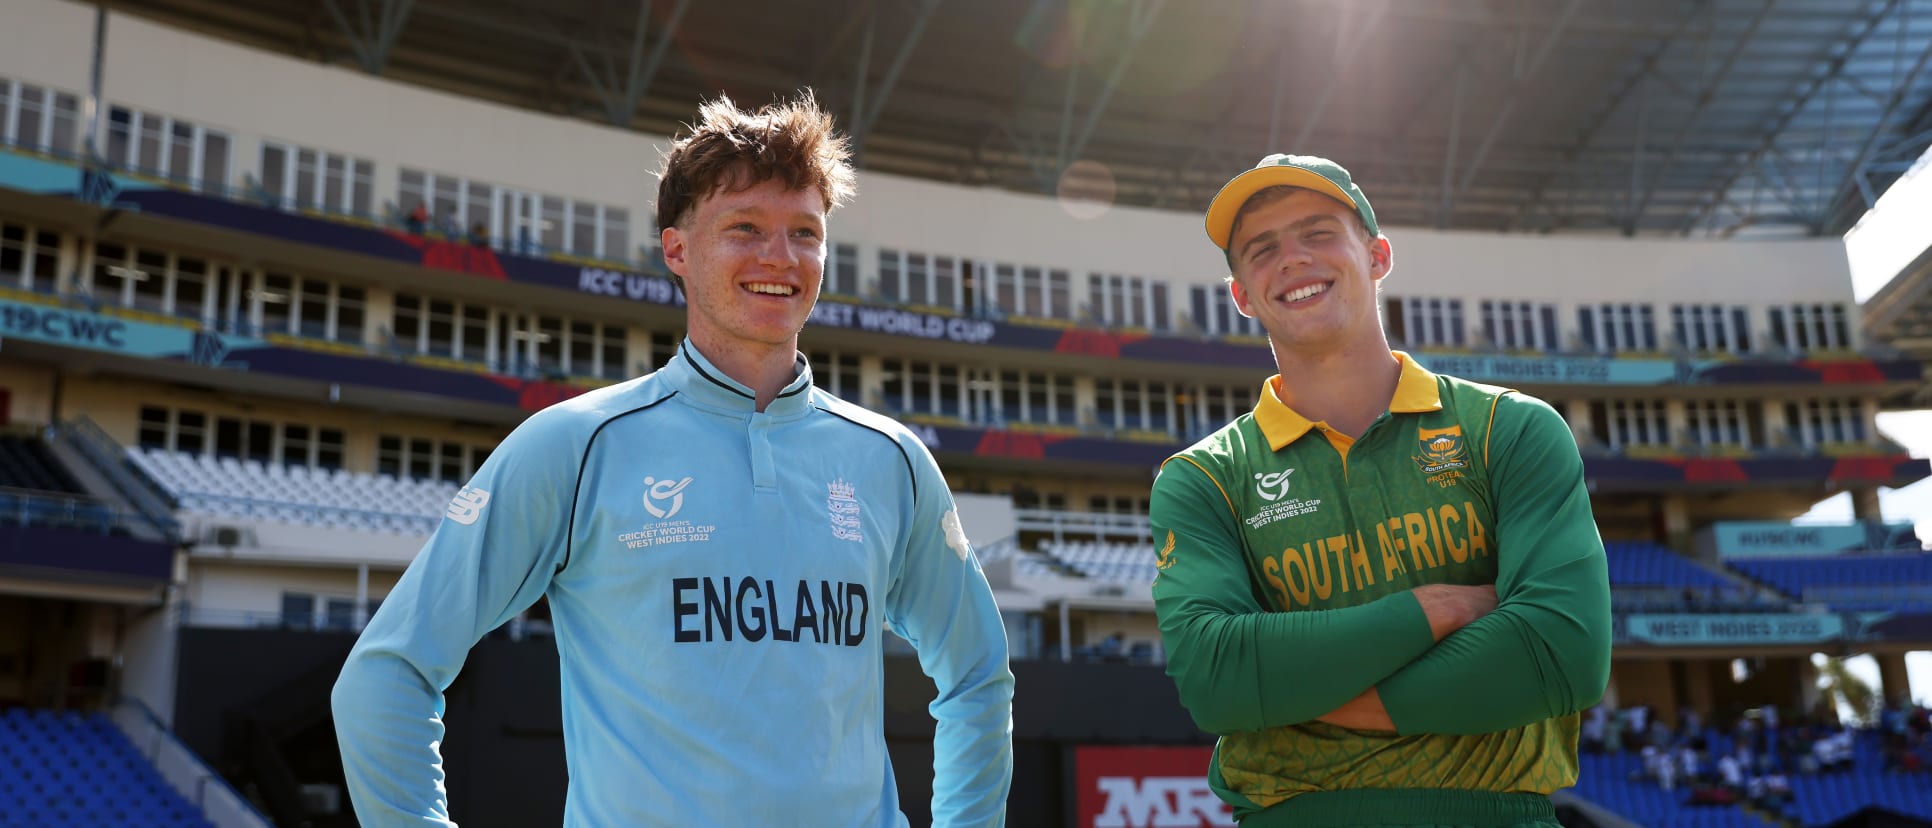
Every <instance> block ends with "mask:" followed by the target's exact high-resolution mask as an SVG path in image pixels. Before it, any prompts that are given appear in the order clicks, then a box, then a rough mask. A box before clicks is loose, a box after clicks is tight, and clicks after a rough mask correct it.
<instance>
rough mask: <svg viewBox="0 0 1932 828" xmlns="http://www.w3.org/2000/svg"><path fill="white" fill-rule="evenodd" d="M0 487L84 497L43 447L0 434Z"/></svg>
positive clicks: (79, 486) (74, 482) (58, 462)
mask: <svg viewBox="0 0 1932 828" xmlns="http://www.w3.org/2000/svg"><path fill="white" fill-rule="evenodd" d="M0 487H6V488H12V489H35V490H38V491H43V492H59V493H62V494H74V495H84V494H87V490H86V489H83V488H81V485H80V483H79V482H78V481H76V480H75V479H74V475H73V474H71V473H69V472H68V471H67V469H66V467H64V466H62V465H61V463H60V460H59V458H56V457H55V456H54V453H53V451H52V450H51V449H49V448H48V447H47V444H46V443H44V442H42V441H40V440H39V439H37V438H33V437H25V436H21V435H18V434H0Z"/></svg>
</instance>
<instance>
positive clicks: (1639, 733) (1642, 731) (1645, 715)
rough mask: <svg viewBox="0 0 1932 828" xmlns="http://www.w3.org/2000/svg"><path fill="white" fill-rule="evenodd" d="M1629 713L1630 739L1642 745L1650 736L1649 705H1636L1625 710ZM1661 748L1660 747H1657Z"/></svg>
mask: <svg viewBox="0 0 1932 828" xmlns="http://www.w3.org/2000/svg"><path fill="white" fill-rule="evenodd" d="M1625 709H1626V710H1628V711H1629V713H1630V739H1631V741H1632V742H1634V743H1636V744H1638V745H1642V744H1644V741H1645V739H1647V738H1648V737H1649V736H1650V705H1647V704H1638V705H1632V706H1630V707H1628V708H1625ZM1659 747H1662V745H1659Z"/></svg>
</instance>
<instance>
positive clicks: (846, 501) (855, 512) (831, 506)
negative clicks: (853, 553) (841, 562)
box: [825, 478, 865, 543]
mask: <svg viewBox="0 0 1932 828" xmlns="http://www.w3.org/2000/svg"><path fill="white" fill-rule="evenodd" d="M825 510H826V512H828V513H829V515H830V517H831V519H832V537H835V538H838V539H839V540H848V541H852V542H854V543H862V542H864V541H865V533H864V532H863V531H861V529H860V527H862V526H863V525H864V524H863V523H862V522H860V520H859V499H858V492H857V490H856V489H855V488H854V487H853V485H852V484H850V483H847V482H845V479H844V478H840V479H838V480H834V481H832V482H830V483H827V484H825Z"/></svg>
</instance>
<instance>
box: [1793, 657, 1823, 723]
mask: <svg viewBox="0 0 1932 828" xmlns="http://www.w3.org/2000/svg"><path fill="white" fill-rule="evenodd" d="M1822 696H1823V694H1822V693H1821V692H1820V691H1819V690H1818V667H1817V666H1816V665H1814V664H1812V663H1811V657H1810V656H1799V657H1798V710H1797V712H1798V714H1799V715H1801V716H1804V715H1810V714H1811V711H1812V710H1814V709H1816V708H1817V707H1818V700H1819V698H1821V697H1822Z"/></svg>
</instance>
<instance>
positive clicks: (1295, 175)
mask: <svg viewBox="0 0 1932 828" xmlns="http://www.w3.org/2000/svg"><path fill="white" fill-rule="evenodd" d="M1278 186H1288V187H1301V188H1304V189H1309V190H1314V191H1315V192H1318V193H1321V194H1322V195H1325V196H1328V197H1329V198H1333V199H1335V200H1336V201H1339V202H1341V203H1343V204H1346V205H1348V206H1349V209H1351V210H1360V209H1361V205H1358V204H1356V203H1355V199H1352V198H1349V197H1348V193H1345V192H1342V188H1341V187H1338V186H1335V182H1333V181H1330V180H1328V179H1326V178H1323V177H1322V176H1321V174H1320V173H1315V172H1310V171H1308V170H1304V169H1302V168H1300V167H1256V168H1255V169H1252V170H1249V171H1247V172H1244V173H1242V174H1240V175H1237V176H1235V177H1234V180H1233V181H1229V182H1228V183H1227V184H1226V185H1225V186H1223V187H1222V188H1221V192H1218V193H1215V194H1214V200H1213V201H1210V202H1208V209H1207V234H1208V238H1209V239H1211V240H1213V242H1214V246H1215V247H1219V248H1221V249H1222V250H1226V249H1228V236H1229V235H1230V234H1232V233H1233V232H1234V217H1235V216H1236V215H1237V214H1239V213H1240V212H1241V205H1243V204H1246V203H1248V199H1249V198H1251V197H1253V196H1254V194H1255V193H1258V192H1261V191H1262V190H1265V189H1268V188H1269V187H1278Z"/></svg>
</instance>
